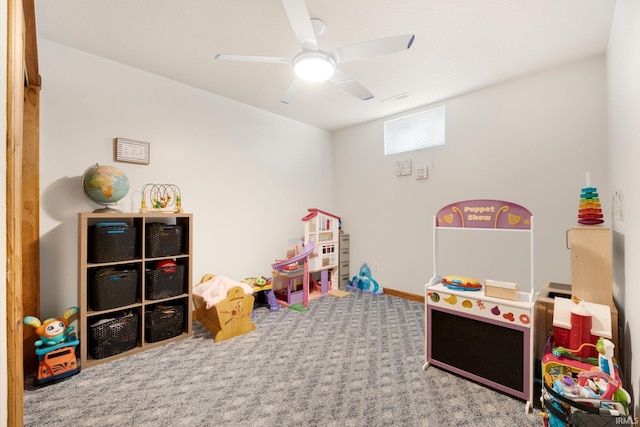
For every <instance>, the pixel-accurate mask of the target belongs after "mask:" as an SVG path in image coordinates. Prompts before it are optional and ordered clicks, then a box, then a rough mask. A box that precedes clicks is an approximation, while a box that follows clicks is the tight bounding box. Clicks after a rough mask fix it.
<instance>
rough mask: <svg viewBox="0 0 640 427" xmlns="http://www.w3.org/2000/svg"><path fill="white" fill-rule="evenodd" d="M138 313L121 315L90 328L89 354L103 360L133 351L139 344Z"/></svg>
mask: <svg viewBox="0 0 640 427" xmlns="http://www.w3.org/2000/svg"><path fill="white" fill-rule="evenodd" d="M139 317H140V316H139V315H138V313H137V312H132V313H126V314H125V313H119V314H117V315H114V317H113V318H108V319H103V320H102V321H99V322H96V323H94V324H93V325H90V326H89V332H90V333H89V354H91V357H93V358H94V359H103V358H105V357H109V356H114V355H116V354H119V353H123V352H125V351H127V350H131V349H132V348H134V347H135V346H136V345H137V344H138V319H139Z"/></svg>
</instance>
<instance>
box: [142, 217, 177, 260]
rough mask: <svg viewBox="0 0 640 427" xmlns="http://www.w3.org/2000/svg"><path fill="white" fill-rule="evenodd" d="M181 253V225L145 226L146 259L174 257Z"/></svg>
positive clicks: (159, 224)
mask: <svg viewBox="0 0 640 427" xmlns="http://www.w3.org/2000/svg"><path fill="white" fill-rule="evenodd" d="M181 253H182V225H180V224H163V223H152V224H147V228H146V254H147V257H150V258H154V257H163V256H174V255H180V254H181Z"/></svg>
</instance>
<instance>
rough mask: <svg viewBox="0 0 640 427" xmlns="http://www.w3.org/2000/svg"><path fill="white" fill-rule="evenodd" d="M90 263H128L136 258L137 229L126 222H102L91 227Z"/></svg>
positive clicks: (89, 242) (89, 241)
mask: <svg viewBox="0 0 640 427" xmlns="http://www.w3.org/2000/svg"><path fill="white" fill-rule="evenodd" d="M87 249H88V260H89V262H96V263H97V262H115V261H127V260H130V259H134V258H135V254H136V227H133V226H129V225H128V224H127V223H124V222H101V223H98V224H96V225H92V226H90V227H89V240H88V247H87Z"/></svg>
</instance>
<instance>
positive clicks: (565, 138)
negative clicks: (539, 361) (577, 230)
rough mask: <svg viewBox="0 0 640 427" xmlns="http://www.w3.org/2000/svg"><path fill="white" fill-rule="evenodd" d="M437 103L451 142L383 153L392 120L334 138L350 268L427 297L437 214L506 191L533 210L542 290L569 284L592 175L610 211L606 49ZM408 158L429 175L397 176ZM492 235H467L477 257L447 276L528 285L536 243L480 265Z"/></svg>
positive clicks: (338, 206) (506, 196)
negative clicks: (583, 192)
mask: <svg viewBox="0 0 640 427" xmlns="http://www.w3.org/2000/svg"><path fill="white" fill-rule="evenodd" d="M438 105H445V106H446V145H445V146H443V147H437V148H433V149H426V150H420V151H415V152H412V153H406V154H404V155H393V156H387V157H385V156H384V148H383V144H384V141H383V123H384V121H383V120H378V121H374V122H370V123H365V124H361V125H358V126H354V127H352V128H348V129H344V130H341V131H338V132H336V133H335V134H334V152H333V161H334V205H335V210H336V212H338V213H339V214H340V215H341V216H342V219H343V228H344V230H345V231H346V232H348V233H350V235H351V243H350V248H351V271H350V274H351V276H353V275H355V274H356V273H357V270H358V268H359V267H360V265H361V264H362V263H364V262H367V263H368V264H369V266H370V267H372V265H373V264H375V263H379V271H378V272H375V271H374V272H373V277H374V278H375V279H376V280H378V282H380V284H381V285H382V286H383V287H387V288H392V289H396V290H401V291H405V292H409V293H413V294H419V295H423V293H424V284H425V283H426V282H427V281H428V280H429V278H430V277H431V276H432V274H433V263H432V256H433V250H432V235H433V234H432V218H433V215H435V213H436V212H437V210H438V209H440V208H441V207H443V206H445V205H447V204H449V203H452V202H456V201H459V200H465V199H499V200H507V201H512V202H515V203H519V204H521V205H523V206H525V207H527V208H528V209H529V210H531V211H532V212H533V214H534V218H535V227H536V230H535V251H534V255H535V284H536V288H537V289H540V288H541V287H542V286H543V285H544V283H545V282H547V281H555V282H563V283H569V282H570V256H569V251H568V250H567V249H566V246H565V231H566V230H567V229H568V228H569V227H572V226H576V225H577V213H578V202H579V196H580V189H581V188H582V187H584V186H585V183H586V178H585V175H586V172H587V171H589V172H590V175H591V184H592V185H594V186H596V187H597V188H598V190H599V192H600V195H601V199H602V201H603V204H604V209H605V212H608V211H607V210H608V208H609V199H610V197H609V193H608V189H609V185H608V175H607V161H606V159H607V125H606V116H607V113H606V106H607V105H606V86H605V59H604V57H596V58H592V59H588V60H584V61H581V62H578V63H575V64H571V65H568V66H565V67H562V68H558V69H553V70H550V71H547V72H542V73H538V74H534V75H530V76H527V77H524V78H521V79H517V80H512V81H508V82H505V83H502V84H499V85H496V86H493V87H489V88H486V89H483V90H479V91H476V92H473V93H469V94H466V95H463V96H459V97H456V98H453V99H450V100H447V101H445V102H443V103H442V104H438ZM434 106H435V105H434ZM405 158H408V159H411V160H412V161H413V165H414V167H415V166H416V165H427V166H428V167H429V178H428V180H426V181H418V180H416V179H415V177H414V176H411V177H396V176H395V173H394V167H395V161H396V160H398V159H405ZM608 217H609V216H608V215H607V218H608ZM491 238H493V237H491ZM485 239H486V238H485V237H484V236H476V237H474V241H468V240H465V243H464V244H465V245H467V248H469V247H473V248H475V254H474V253H470V254H469V256H470V258H468V260H466V261H465V262H462V263H459V264H458V266H457V267H454V266H451V267H449V268H452V269H453V268H457V269H456V270H455V271H451V270H449V271H444V270H443V269H440V271H439V273H441V274H459V275H467V276H471V277H477V276H476V275H475V274H474V273H476V272H477V274H479V275H481V276H480V277H477V278H478V279H481V280H482V279H486V278H493V279H498V280H506V279H507V277H504V276H505V275H510V274H511V270H514V269H515V270H516V271H520V272H522V271H526V272H527V273H526V274H525V279H524V280H526V282H519V283H525V284H526V286H528V285H529V282H530V281H529V280H528V278H529V276H530V273H529V270H528V268H529V265H530V263H529V261H530V251H528V247H527V246H526V245H525V246H524V249H523V250H520V249H518V250H507V251H506V253H504V252H497V253H496V254H495V255H492V257H491V259H490V260H488V261H484V260H483V261H482V262H481V263H478V262H474V259H475V258H476V256H479V255H481V254H483V253H484V252H486V249H487V247H486V243H485V242H486V240H485ZM491 242H492V246H493V248H492V251H493V250H497V246H498V244H497V243H496V242H495V241H493V240H491ZM519 247H520V246H519ZM491 253H492V254H493V253H494V252H491ZM453 257H455V255H450V256H449V258H453ZM472 258H473V259H472ZM441 259H442V261H443V262H444V261H445V257H441ZM488 264H492V265H488ZM485 270H486V271H485ZM507 270H509V271H507Z"/></svg>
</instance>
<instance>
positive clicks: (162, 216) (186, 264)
mask: <svg viewBox="0 0 640 427" xmlns="http://www.w3.org/2000/svg"><path fill="white" fill-rule="evenodd" d="M107 222H109V223H126V224H127V226H128V227H129V228H131V229H133V233H134V236H135V237H132V239H133V240H134V241H135V249H134V250H133V259H126V260H118V261H113V262H111V261H107V262H103V261H100V262H94V261H95V259H96V258H95V256H96V252H98V253H99V252H100V248H99V247H98V246H92V243H91V233H92V228H93V227H92V226H94V225H96V224H99V223H107ZM153 223H161V224H166V225H167V226H169V227H164V228H165V229H166V228H170V227H171V226H174V228H176V229H177V228H180V229H181V232H180V239H177V240H180V253H179V254H178V253H175V254H171V255H169V256H157V255H156V256H147V254H149V249H150V247H147V245H148V241H147V238H148V237H150V236H147V235H146V233H147V225H149V224H153ZM175 226H179V227H175ZM127 232H131V230H129V231H127ZM192 242H193V215H192V214H187V213H79V214H78V307H79V308H80V313H79V318H78V323H79V325H78V329H79V330H78V336H79V338H80V346H79V347H80V364H81V367H82V368H87V367H90V366H94V365H97V364H100V363H104V362H107V361H110V360H114V359H117V358H120V357H123V356H126V355H130V354H134V353H137V352H140V351H144V350H148V349H150V348H154V347H158V346H160V345H164V344H167V343H170V342H174V341H178V340H181V339H184V338H187V337H189V336H191V334H192V310H191V291H192V285H191V283H192V272H193V268H192ZM94 245H95V244H94ZM149 246H151V245H149ZM92 247H93V248H94V249H92ZM96 247H98V249H95V248H96ZM108 250H112V251H116V252H117V251H118V250H119V249H118V246H116V247H115V248H108ZM129 250H130V248H129ZM150 255H153V253H151V254H150ZM163 261H174V262H175V264H176V265H177V266H179V271H180V273H181V274H182V276H183V284H182V286H183V288H182V292H181V293H178V294H177V295H173V294H171V296H168V297H163V296H162V295H160V297H157V295H153V296H154V297H157V298H156V299H148V298H147V295H148V291H149V289H147V287H148V286H149V285H150V283H149V282H148V277H147V275H148V273H147V270H149V269H150V268H157V265H158V263H161V262H163ZM103 269H115V270H126V271H128V272H132V273H130V274H132V277H135V274H136V273H135V272H136V271H137V279H136V280H135V286H136V290H135V301H127V303H125V304H122V305H117V306H115V307H112V306H108V308H105V309H95V304H94V303H93V302H92V280H93V277H94V276H95V274H96V273H97V272H98V271H101V270H103ZM129 289H130V288H129ZM177 290H178V292H179V288H177ZM129 292H131V291H129ZM116 298H117V297H116ZM123 301H124V300H123ZM159 305H161V306H163V307H167V306H169V307H181V308H182V328H181V331H180V333H179V334H178V335H176V336H172V337H170V338H167V339H160V340H157V339H149V337H150V336H151V334H150V333H148V331H147V329H146V327H148V326H150V325H147V324H146V319H145V317H146V316H145V313H147V312H150V311H152V310H153V309H155V308H156V307H157V306H159ZM98 307H100V305H98ZM124 313H126V314H129V315H131V317H130V318H134V319H136V318H137V320H136V324H135V336H136V340H135V346H133V348H131V349H128V350H126V351H122V352H120V353H117V354H113V355H109V356H104V357H101V356H99V357H98V358H94V357H93V356H92V351H91V350H92V347H90V346H91V345H100V344H106V343H105V342H97V341H95V340H92V338H91V336H92V333H91V331H92V329H91V328H92V327H95V326H92V325H96V324H98V322H99V321H100V320H102V319H105V318H113V317H117V316H119V315H121V314H124ZM136 315H137V316H136ZM152 318H153V317H152ZM177 318H179V317H177ZM130 324H131V325H133V321H131V322H130ZM177 324H178V323H177V322H176V323H175V325H177ZM174 330H175V329H174ZM176 332H178V331H177V330H176ZM152 341H153V342H152ZM94 350H95V348H94ZM94 352H95V351H94Z"/></svg>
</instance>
